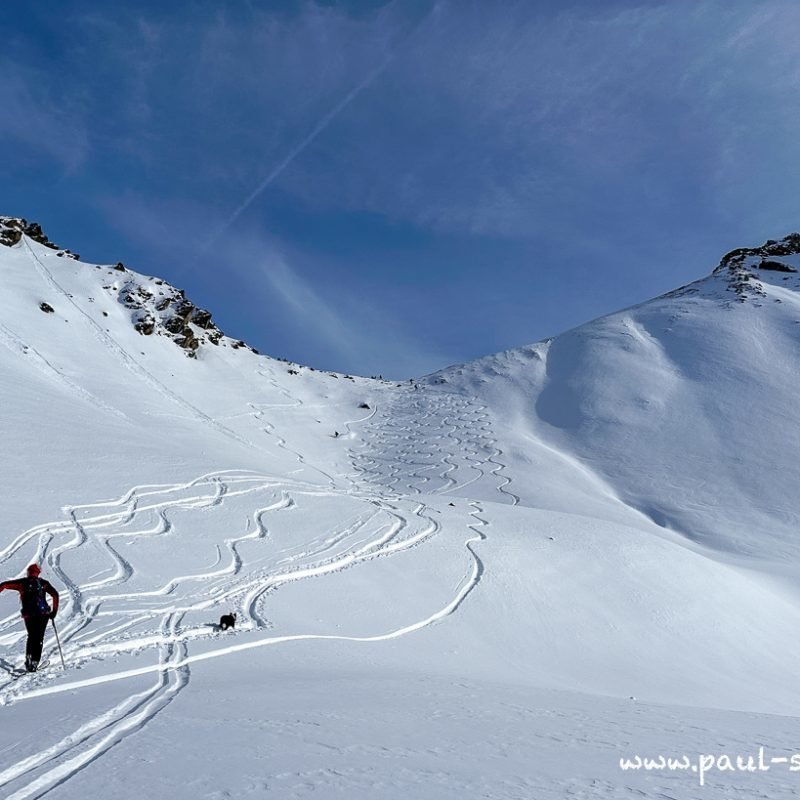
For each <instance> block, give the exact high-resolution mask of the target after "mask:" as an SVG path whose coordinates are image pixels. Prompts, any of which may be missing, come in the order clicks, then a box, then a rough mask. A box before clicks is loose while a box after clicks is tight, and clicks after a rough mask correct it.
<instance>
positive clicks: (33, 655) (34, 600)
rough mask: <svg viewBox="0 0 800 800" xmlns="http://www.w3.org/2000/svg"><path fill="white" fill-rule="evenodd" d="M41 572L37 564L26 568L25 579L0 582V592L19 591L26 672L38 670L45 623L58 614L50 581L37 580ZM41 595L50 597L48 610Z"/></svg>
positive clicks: (55, 597)
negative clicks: (26, 637)
mask: <svg viewBox="0 0 800 800" xmlns="http://www.w3.org/2000/svg"><path fill="white" fill-rule="evenodd" d="M41 572H42V570H41V569H39V565H38V564H31V565H30V566H29V567H28V575H27V577H25V578H17V579H16V580H12V581H4V582H3V583H0V592H3V591H5V590H6V589H13V590H14V591H15V592H19V602H20V610H21V613H22V618H23V619H24V620H25V628H26V629H27V631H28V641H27V643H26V645H25V669H26V670H27V671H28V672H36V670H37V669H38V667H39V661H41V658H42V646H43V644H44V632H45V630H47V622H48V620H51V619H55V618H56V614H57V613H58V592H57V591H56V590H55V589H54V588H53V586H52V584H51V583H50V581H46V580H45V579H44V578H40V577H39V575H40V574H41ZM45 594H49V595H50V597H52V598H53V608H52V610H51V609H50V606H49V605H48V604H47V598H46V597H45Z"/></svg>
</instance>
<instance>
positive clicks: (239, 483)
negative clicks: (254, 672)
mask: <svg viewBox="0 0 800 800" xmlns="http://www.w3.org/2000/svg"><path fill="white" fill-rule="evenodd" d="M264 376H265V377H267V378H268V379H269V380H271V381H272V382H273V384H274V386H275V388H277V389H278V390H279V391H281V393H282V394H283V395H284V396H286V398H287V401H288V403H287V404H286V406H290V405H291V406H298V405H301V404H302V401H300V400H299V399H297V398H294V397H293V396H291V395H290V394H289V393H288V392H286V391H284V390H283V389H282V388H281V387H280V386H278V384H277V382H276V381H275V380H274V379H272V378H271V377H270V376H268V375H266V374H265V375H264ZM426 394H427V393H426ZM273 407H274V406H273ZM250 408H251V414H252V416H253V417H254V418H255V419H256V420H257V421H258V422H259V424H261V425H262V426H263V427H264V430H265V431H266V432H267V433H268V434H270V435H271V436H274V437H275V440H276V441H277V443H278V445H279V446H280V447H282V448H284V449H286V450H287V452H290V453H292V454H293V455H294V457H295V458H296V459H297V460H298V463H300V464H301V465H303V466H304V467H311V468H312V469H317V470H318V472H319V473H320V474H321V475H322V476H324V478H325V480H326V485H325V486H320V485H319V484H314V483H310V482H307V481H301V480H292V479H290V478H286V477H283V478H276V477H271V476H265V475H260V474H257V473H255V472H252V471H249V470H241V471H236V470H227V471H222V472H215V473H210V474H206V475H201V476H199V477H197V478H195V479H194V480H192V481H189V482H186V483H176V484H159V485H156V484H154V485H142V486H135V487H133V488H131V489H130V490H129V491H127V492H126V493H125V494H124V495H122V496H121V497H119V498H116V499H112V500H103V501H98V502H94V503H87V504H81V505H75V506H69V507H65V508H64V509H63V511H64V517H65V518H64V519H61V520H57V521H54V522H50V523H45V524H43V525H38V526H35V527H34V528H31V529H29V530H28V531H25V532H23V533H21V534H20V535H19V536H17V537H16V538H15V539H14V540H13V541H12V542H11V543H10V544H9V545H8V546H7V547H5V548H4V549H2V550H0V564H2V563H5V562H8V561H9V560H11V559H12V558H14V557H15V556H18V557H21V556H22V555H23V554H26V553H30V552H31V551H33V552H35V556H34V557H35V558H36V559H38V560H39V561H42V562H43V563H44V564H45V565H46V570H47V571H48V573H49V574H51V575H53V576H54V578H55V580H56V582H57V583H58V584H59V585H63V587H64V590H63V592H62V613H61V614H60V615H59V622H60V629H59V630H60V636H61V642H62V645H63V647H64V656H65V659H66V661H67V664H68V668H75V667H81V666H83V665H86V664H88V663H92V664H97V663H101V664H102V665H106V664H110V663H113V662H112V661H111V660H112V659H116V658H119V657H120V656H123V655H126V654H127V655H130V654H139V655H141V654H146V653H147V652H149V651H151V650H152V651H155V652H157V653H158V662H157V663H154V664H150V665H147V666H144V667H137V668H134V669H127V670H117V671H114V670H113V669H112V670H111V671H107V672H105V673H104V674H101V675H99V676H96V677H92V678H87V679H84V680H77V681H70V682H57V681H56V680H55V679H56V677H57V673H56V671H55V670H54V668H53V667H51V668H49V670H48V671H45V672H42V673H41V674H37V675H30V676H24V677H22V678H20V679H18V680H16V681H12V680H8V681H7V682H5V683H2V682H0V704H2V705H5V704H8V703H11V702H16V701H21V700H26V699H28V700H30V699H34V698H36V697H42V696H47V695H50V694H56V693H61V692H74V691H76V690H79V689H81V688H84V687H91V686H97V685H99V684H103V683H110V682H114V681H120V680H124V679H127V678H131V677H135V676H142V675H147V674H153V675H154V677H155V682H154V684H153V685H152V686H151V687H150V688H149V689H146V690H144V691H140V692H138V693H135V694H132V695H130V696H128V697H125V698H124V699H123V700H122V701H121V702H119V703H118V704H116V705H115V706H113V707H112V708H110V709H108V710H106V711H103V712H102V713H100V714H98V715H96V716H94V717H92V718H90V719H88V720H87V721H85V722H83V724H81V725H80V726H79V727H78V728H77V729H76V730H75V731H73V732H72V733H70V734H68V735H67V736H64V737H63V738H62V739H60V740H59V741H58V742H55V743H53V744H51V745H50V746H48V747H47V748H45V749H43V750H41V751H40V752H36V753H33V754H31V755H29V756H27V757H25V758H23V759H22V760H20V761H18V762H16V763H13V764H10V765H9V766H7V767H5V769H3V770H2V771H0V789H2V790H3V792H9V791H10V792H11V794H8V795H7V796H8V797H9V798H13V799H14V800H28V798H37V797H41V796H43V795H45V794H47V793H48V792H49V791H50V790H51V789H52V788H54V787H56V786H58V785H60V784H62V783H64V782H65V781H67V780H69V778H70V777H71V776H72V775H74V774H76V773H77V772H78V771H79V770H81V769H83V768H84V767H86V766H87V765H88V764H90V763H91V762H92V761H94V760H95V759H97V758H99V757H101V756H102V755H103V754H104V753H105V752H107V751H108V750H109V749H110V748H111V747H113V746H114V745H116V744H118V743H119V742H121V741H122V740H124V739H125V738H126V737H127V736H129V735H131V734H133V733H135V732H137V731H139V730H141V729H142V728H143V727H144V726H145V725H146V724H147V722H148V721H149V720H151V719H153V718H154V717H155V716H156V715H157V714H158V713H159V712H160V711H161V710H163V709H164V708H166V707H167V706H168V705H169V703H170V702H171V701H172V700H173V699H174V698H175V697H176V696H177V694H178V693H179V692H180V691H181V690H182V689H183V688H184V687H185V686H186V685H187V684H188V683H189V681H190V678H191V668H190V667H191V664H193V663H195V662H197V661H204V660H208V659H211V658H219V657H224V656H226V655H229V654H231V653H235V652H240V651H243V650H249V649H254V648H260V647H267V646H279V645H281V644H284V643H288V642H293V641H300V640H340V641H351V642H381V641H387V640H390V639H395V638H398V637H401V636H406V635H409V634H411V633H414V632H415V631H418V630H420V629H422V628H424V627H427V626H429V625H432V624H435V623H437V622H439V621H441V620H442V619H444V618H446V617H447V616H449V615H450V614H453V613H454V612H455V611H457V610H458V608H459V607H460V606H461V604H462V603H463V602H464V601H465V600H466V598H467V597H468V596H469V594H470V592H472V590H473V589H474V588H475V587H476V586H477V585H478V584H479V582H480V580H481V576H482V574H483V570H484V565H483V562H482V561H481V559H480V557H479V555H478V553H477V552H476V550H475V547H474V546H475V545H476V544H478V543H479V542H481V541H482V540H484V539H485V538H486V534H485V533H484V531H485V530H486V529H487V526H488V525H489V524H490V522H489V520H488V518H487V516H486V512H485V510H484V507H483V506H482V505H481V504H480V503H479V502H477V501H470V502H469V507H470V509H471V510H470V511H469V516H470V517H471V518H472V520H473V522H472V523H470V524H468V525H467V538H466V539H465V541H464V547H465V548H466V550H467V552H468V554H469V564H470V566H469V568H468V569H467V572H466V574H465V575H464V576H463V578H462V580H461V581H460V583H459V585H458V587H457V588H456V591H455V594H454V596H453V597H452V599H451V600H450V601H449V602H448V603H446V604H445V605H444V606H443V607H442V608H439V609H436V610H434V611H433V612H431V613H430V614H429V615H427V616H426V617H424V618H423V619H419V620H417V621H415V622H411V623H409V624H406V625H403V626H401V627H399V628H396V629H394V630H390V631H385V632H381V633H376V634H373V635H368V636H347V635H339V634H306V633H289V634H285V635H277V636H276V635H268V634H267V635H265V631H269V628H270V624H269V621H268V620H267V618H266V617H265V616H264V611H263V606H264V599H265V597H266V596H268V595H269V594H270V593H271V592H274V591H277V590H279V588H280V587H281V586H283V585H285V584H288V583H293V582H297V581H304V580H308V579H312V578H315V577H319V576H323V575H331V574H336V573H338V572H341V571H342V570H346V569H350V568H353V567H356V566H358V565H360V564H363V563H366V562H368V561H371V560H373V559H376V558H382V557H388V556H392V555H394V554H397V553H402V552H405V551H409V550H411V549H412V548H416V547H419V546H423V545H424V544H425V543H426V542H427V541H429V540H430V539H431V538H433V537H435V536H436V535H437V534H439V533H440V531H441V524H440V522H439V521H437V519H435V518H434V516H433V513H432V512H433V509H430V508H429V506H428V505H426V504H425V503H424V502H422V500H421V496H422V495H423V494H427V495H432V494H433V495H435V494H441V495H446V494H448V493H451V492H453V491H456V490H463V489H464V488H465V487H467V486H469V485H471V484H473V483H475V482H477V481H482V480H486V479H492V480H493V481H494V482H495V483H496V484H497V485H496V486H495V488H496V490H497V491H498V493H499V494H500V495H502V497H503V500H504V501H507V502H511V503H512V504H515V503H517V502H519V498H518V497H517V496H516V495H514V494H513V493H512V492H511V491H510V490H509V489H508V486H509V484H510V479H508V478H507V477H506V476H503V475H501V474H500V473H501V472H502V470H503V469H504V468H505V466H504V465H503V464H502V462H501V461H499V460H498V458H499V457H500V456H502V451H501V450H499V449H498V448H497V446H496V443H495V440H494V439H493V438H492V436H491V427H490V421H489V418H488V414H487V413H486V409H485V408H484V407H483V406H479V405H477V404H475V403H474V402H472V401H469V400H466V399H464V398H462V397H459V396H456V395H452V394H446V393H437V394H436V395H435V397H426V398H425V399H424V400H423V399H421V398H414V402H413V403H411V405H410V407H409V405H407V404H406V405H403V404H401V403H399V402H398V403H395V404H394V405H393V406H392V407H391V408H389V409H388V411H382V410H380V411H379V409H377V408H375V409H373V410H372V411H371V412H370V413H369V414H368V415H366V416H365V417H364V418H363V419H360V420H352V421H350V422H347V423H345V424H344V427H345V429H346V430H347V431H348V434H350V435H354V431H353V428H352V426H354V425H358V424H360V425H363V426H365V427H366V428H368V432H369V438H370V440H371V441H374V442H375V444H377V450H373V449H370V451H369V452H366V448H365V447H364V446H362V448H361V449H360V450H359V451H358V452H355V451H354V450H352V449H351V450H350V457H351V462H352V464H353V468H354V473H353V475H351V476H343V478H341V479H340V482H341V481H342V480H343V481H344V483H345V485H344V486H338V487H337V481H336V479H335V478H334V477H333V476H332V475H330V474H328V473H327V472H324V471H323V470H321V469H318V468H316V467H315V466H314V465H311V464H308V463H307V461H306V459H305V458H304V456H303V454H302V453H300V452H297V451H295V450H293V449H292V448H290V447H289V446H288V445H287V443H286V441H285V440H284V439H283V438H282V437H280V436H279V435H278V434H277V433H276V431H275V428H274V426H273V425H272V423H269V422H267V421H266V419H264V412H265V411H266V410H267V409H268V408H269V406H268V405H267V404H250ZM420 426H423V427H425V428H426V430H425V431H424V435H421V433H420V430H419V428H420ZM215 427H216V425H215ZM237 438H238V437H237ZM373 446H374V445H373ZM381 452H383V453H388V457H384V456H382V455H381ZM265 495H266V496H267V499H266V501H265V497H264V496H265ZM414 497H418V498H420V499H419V500H415V499H414ZM309 498H316V499H317V500H319V499H322V500H323V501H324V500H325V499H329V500H335V499H336V498H347V500H348V501H349V502H352V503H355V504H357V505H358V506H361V511H360V512H359V513H357V514H355V515H351V516H350V517H348V518H346V519H344V520H342V522H341V524H339V525H338V526H335V527H334V528H333V529H332V530H329V531H326V532H325V534H324V535H322V536H319V537H318V538H312V539H311V540H310V541H300V542H297V541H295V542H294V543H293V544H292V545H290V546H286V547H283V548H281V547H279V546H278V545H277V544H276V543H275V542H273V541H272V538H273V537H272V533H271V529H272V528H273V527H274V525H275V522H277V521H278V520H279V519H280V515H281V514H284V513H290V512H296V510H297V509H302V508H303V507H307V506H309V505H310V504H309V503H308V502H307V501H308V499H309ZM240 499H241V500H245V501H246V502H247V507H248V508H249V509H250V512H249V517H248V519H247V522H246V524H245V526H244V527H245V530H244V532H241V533H240V534H239V535H235V536H229V537H227V538H225V539H223V541H222V542H221V543H217V544H216V545H215V546H214V548H215V555H214V564H213V565H211V567H210V568H208V569H205V570H197V571H195V572H191V571H190V572H188V573H187V574H185V575H180V576H173V577H170V578H167V579H165V580H164V581H163V582H162V583H160V585H156V586H153V587H147V588H144V587H142V586H140V585H139V584H140V582H141V578H142V576H141V575H140V574H139V572H138V571H137V567H136V564H135V563H134V559H133V557H132V556H131V554H130V553H132V552H133V548H132V547H131V543H141V542H145V543H146V542H147V541H148V540H153V541H155V540H158V539H160V538H161V537H169V536H176V535H179V531H178V530H176V526H177V527H178V528H180V526H181V525H183V523H180V525H178V523H176V522H175V520H174V517H175V515H179V514H181V513H190V514H192V513H193V514H203V513H208V512H209V511H210V510H211V511H213V509H215V508H219V507H222V506H225V505H226V504H231V503H234V502H237V500H240ZM273 520H275V522H273ZM254 544H255V545H256V546H257V545H258V544H261V545H263V546H266V545H267V544H269V545H271V547H269V548H266V549H264V550H263V551H261V552H262V554H261V555H260V556H259V557H257V558H253V557H252V553H251V550H246V549H245V548H246V547H248V548H252V547H253V545H254ZM86 551H88V552H89V553H90V555H92V556H93V557H94V558H95V559H96V558H97V557H101V558H102V559H103V563H104V564H105V567H103V568H100V569H98V568H96V565H95V567H94V568H93V571H92V573H91V576H90V577H88V576H87V578H86V579H85V580H84V581H83V582H81V581H79V580H77V579H74V578H73V576H72V570H71V569H70V566H69V565H70V564H71V563H73V562H74V561H75V556H76V555H80V554H82V553H84V552H86ZM248 553H250V554H249V555H248ZM229 608H235V609H236V610H237V611H238V613H239V619H238V620H237V628H236V634H235V636H236V639H238V641H235V643H232V644H229V645H226V646H225V645H221V644H220V645H218V646H214V647H213V648H212V649H207V650H206V651H204V652H200V653H197V654H190V653H189V645H190V643H191V642H192V641H200V640H206V641H210V642H212V643H213V642H214V641H215V640H216V639H219V638H221V637H220V636H218V635H217V634H216V633H214V632H212V629H211V628H210V624H209V623H208V622H207V621H206V622H197V621H193V620H191V619H188V617H190V616H191V615H193V614H197V613H198V612H204V611H211V610H212V609H217V610H219V609H223V610H227V609H229ZM18 625H19V618H18V616H17V615H11V616H9V617H7V618H6V619H3V620H0V645H6V647H7V650H6V652H7V653H8V654H9V655H11V654H15V653H18V652H19V650H20V648H21V645H22V643H23V641H24V633H23V632H21V631H19V629H18ZM243 633H249V634H250V635H249V636H248V637H247V638H246V639H245V641H241V637H240V636H239V635H240V634H243ZM224 635H225V636H228V635H229V634H224ZM50 658H51V664H53V665H56V664H57V654H56V653H51V655H50ZM4 663H5V661H4ZM58 671H59V672H60V669H59V670H58Z"/></svg>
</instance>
